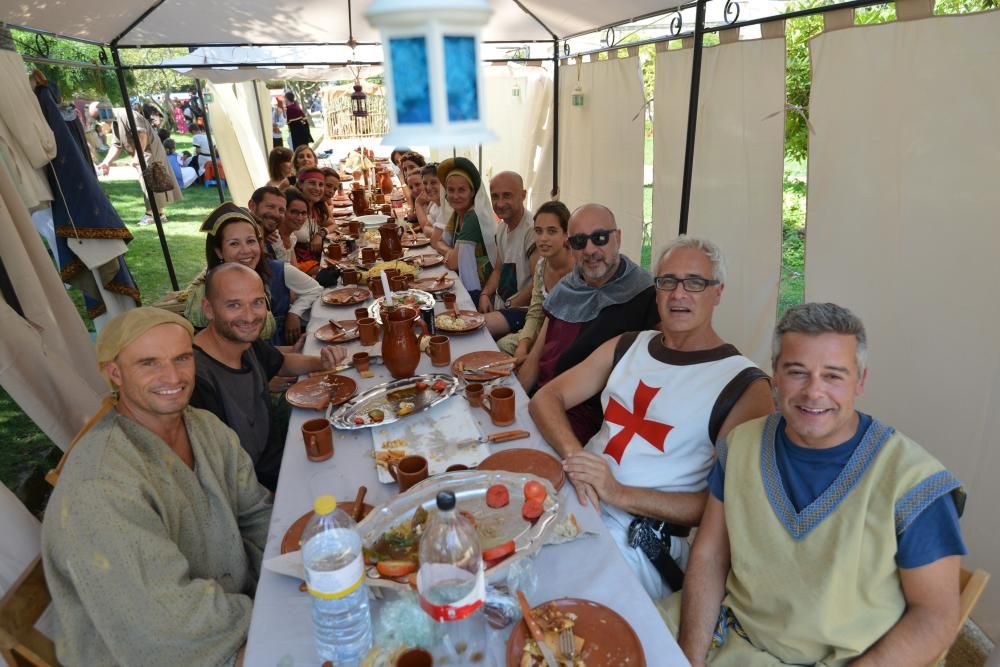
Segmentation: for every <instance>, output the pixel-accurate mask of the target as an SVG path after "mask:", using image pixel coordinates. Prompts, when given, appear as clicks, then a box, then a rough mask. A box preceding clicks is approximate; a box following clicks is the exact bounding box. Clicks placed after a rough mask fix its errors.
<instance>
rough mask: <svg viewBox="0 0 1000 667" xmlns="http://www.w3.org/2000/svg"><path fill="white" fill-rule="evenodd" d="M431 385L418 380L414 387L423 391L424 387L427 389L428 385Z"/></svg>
mask: <svg viewBox="0 0 1000 667" xmlns="http://www.w3.org/2000/svg"><path fill="white" fill-rule="evenodd" d="M429 386H430V385H429V384H427V383H426V382H417V383H416V384H414V385H413V388H414V389H416V390H417V391H423V390H424V389H427V387H429Z"/></svg>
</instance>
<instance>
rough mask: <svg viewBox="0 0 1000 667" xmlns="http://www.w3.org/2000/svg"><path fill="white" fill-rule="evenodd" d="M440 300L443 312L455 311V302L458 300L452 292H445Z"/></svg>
mask: <svg viewBox="0 0 1000 667" xmlns="http://www.w3.org/2000/svg"><path fill="white" fill-rule="evenodd" d="M441 299H442V300H443V301H444V309H445V310H457V308H458V307H457V306H456V305H455V302H456V301H457V300H458V296H457V295H456V294H455V293H454V292H445V293H444V294H443V295H442V296H441Z"/></svg>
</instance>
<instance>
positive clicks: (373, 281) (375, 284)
mask: <svg viewBox="0 0 1000 667" xmlns="http://www.w3.org/2000/svg"><path fill="white" fill-rule="evenodd" d="M368 289H370V290H371V292H372V296H373V297H375V298H378V297H380V296H385V289H383V287H382V279H381V278H379V277H378V276H372V277H371V278H369V279H368Z"/></svg>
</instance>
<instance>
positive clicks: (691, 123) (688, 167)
mask: <svg viewBox="0 0 1000 667" xmlns="http://www.w3.org/2000/svg"><path fill="white" fill-rule="evenodd" d="M706 2H707V0H698V8H697V10H696V14H695V22H694V53H693V56H692V58H691V96H690V98H689V100H688V126H687V141H686V142H685V145H684V180H683V182H682V184H681V215H680V224H679V225H678V227H677V233H678V234H687V228H688V213H689V211H690V209H691V177H692V174H693V173H694V140H695V132H696V130H697V126H698V93H699V92H700V90H701V50H702V44H701V43H702V41H703V35H704V32H705V3H706Z"/></svg>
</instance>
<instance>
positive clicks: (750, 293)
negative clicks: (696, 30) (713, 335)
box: [652, 37, 785, 372]
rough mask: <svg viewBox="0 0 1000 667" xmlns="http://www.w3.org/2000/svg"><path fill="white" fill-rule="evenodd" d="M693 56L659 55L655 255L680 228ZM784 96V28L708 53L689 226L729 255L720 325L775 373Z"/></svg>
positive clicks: (704, 55) (721, 331)
mask: <svg viewBox="0 0 1000 667" xmlns="http://www.w3.org/2000/svg"><path fill="white" fill-rule="evenodd" d="M692 56H693V51H692V49H690V48H684V49H678V50H674V51H660V52H658V53H657V54H656V90H655V99H656V108H655V115H654V121H653V141H654V145H653V147H654V153H653V178H654V184H655V186H654V189H653V226H652V238H653V261H654V263H655V261H656V259H657V258H658V257H659V255H660V252H661V251H662V250H663V248H664V246H666V245H667V243H669V242H670V241H671V240H673V239H674V238H676V237H677V229H678V222H679V216H680V200H681V185H682V181H683V173H684V146H685V140H686V136H687V118H688V103H689V102H688V100H689V95H690V86H691V60H692ZM784 104H785V40H784V38H783V37H782V38H776V39H758V40H748V41H739V42H732V43H729V44H722V45H720V46H715V47H712V48H707V49H705V50H704V51H703V52H702V67H701V89H700V91H699V99H698V125H697V134H696V137H695V157H694V172H693V179H692V182H693V184H692V188H691V207H690V212H689V216H688V234H690V235H692V236H700V237H704V238H707V239H709V240H711V241H714V242H715V243H717V244H718V245H719V247H720V248H722V252H723V254H724V255H725V257H726V264H727V267H728V269H729V271H728V277H727V284H726V288H725V291H724V292H723V295H722V302H721V303H720V304H719V306H718V308H716V310H715V316H714V323H715V329H716V331H718V333H719V335H720V336H722V338H723V339H725V340H726V341H728V342H730V343H733V344H734V345H736V347H738V348H739V349H740V351H741V352H743V354H745V355H747V356H748V357H750V358H751V359H753V360H754V362H756V363H757V364H758V365H759V366H760V367H761V368H763V369H764V370H766V371H768V372H770V369H771V357H770V345H771V332H772V330H773V329H774V320H775V315H776V312H777V304H778V282H779V277H780V270H781V215H782V214H781V202H782V179H783V173H784V113H783V111H782V110H783V108H784ZM655 270H656V268H655V266H654V272H655Z"/></svg>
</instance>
